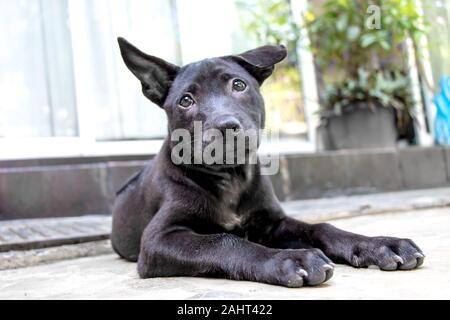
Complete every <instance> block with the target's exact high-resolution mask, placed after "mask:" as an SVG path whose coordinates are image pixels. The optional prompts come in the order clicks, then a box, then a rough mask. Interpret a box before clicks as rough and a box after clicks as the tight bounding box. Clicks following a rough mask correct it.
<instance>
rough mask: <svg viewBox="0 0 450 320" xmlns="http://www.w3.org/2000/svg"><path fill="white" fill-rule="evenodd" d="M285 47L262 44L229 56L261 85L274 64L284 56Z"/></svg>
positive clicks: (285, 53) (270, 72)
mask: <svg viewBox="0 0 450 320" xmlns="http://www.w3.org/2000/svg"><path fill="white" fill-rule="evenodd" d="M286 55H287V51H286V47H285V46H283V45H280V46H263V47H259V48H256V49H253V50H250V51H247V52H244V53H241V54H239V55H234V56H230V58H231V59H232V60H233V61H235V62H237V63H238V64H239V65H241V66H242V67H244V68H245V69H246V70H247V71H248V72H249V73H250V74H251V75H252V76H253V77H254V78H255V79H256V80H257V81H258V82H259V84H260V85H261V84H262V83H263V82H264V80H266V79H267V78H268V77H269V76H270V75H271V74H272V72H273V70H274V68H275V64H277V63H278V62H281V61H282V60H283V59H284V58H286Z"/></svg>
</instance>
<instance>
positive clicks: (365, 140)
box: [317, 107, 398, 150]
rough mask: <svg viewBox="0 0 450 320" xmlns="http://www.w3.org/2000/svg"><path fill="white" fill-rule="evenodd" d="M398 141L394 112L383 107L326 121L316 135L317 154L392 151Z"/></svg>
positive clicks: (363, 110)
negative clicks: (335, 151)
mask: <svg viewBox="0 0 450 320" xmlns="http://www.w3.org/2000/svg"><path fill="white" fill-rule="evenodd" d="M397 137H398V133H397V129H396V125H395V117H394V112H393V110H392V109H389V108H382V107H377V108H376V109H375V110H371V109H369V108H356V109H355V110H353V111H352V112H347V113H344V114H342V115H340V116H332V117H328V118H327V119H325V120H324V121H323V123H322V124H321V125H320V126H319V128H318V134H317V138H318V147H319V150H339V149H373V148H393V147H395V146H396V145H397Z"/></svg>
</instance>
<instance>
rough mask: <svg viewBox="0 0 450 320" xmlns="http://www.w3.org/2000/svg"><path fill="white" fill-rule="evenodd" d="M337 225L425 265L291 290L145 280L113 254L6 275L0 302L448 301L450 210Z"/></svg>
mask: <svg viewBox="0 0 450 320" xmlns="http://www.w3.org/2000/svg"><path fill="white" fill-rule="evenodd" d="M333 224H335V225H336V226H338V227H341V228H345V229H346V230H349V231H353V232H359V233H364V234H367V235H391V236H400V237H407V238H412V239H414V241H415V242H416V243H417V244H418V245H419V246H420V247H421V248H422V249H423V251H424V252H425V254H426V255H427V258H426V260H425V263H424V265H423V266H422V267H421V268H420V269H418V270H414V271H397V272H382V271H379V270H377V269H353V268H350V267H346V266H337V267H336V270H335V272H334V276H333V278H332V279H331V280H330V281H328V282H327V283H325V284H323V285H321V286H318V287H311V288H308V287H307V288H300V289H288V288H282V287H276V286H270V285H264V284H258V283H251V282H239V281H229V280H222V279H202V278H164V279H163V278H158V279H146V280H141V279H139V278H138V277H137V274H136V266H135V264H133V263H128V262H125V261H122V260H120V259H119V258H118V257H117V256H116V255H113V254H107V255H101V256H97V257H88V258H79V259H74V260H66V261H61V262H55V263H52V264H47V265H40V266H34V267H28V268H22V269H16V270H5V271H0V299H222V298H224V299H450V273H449V272H448V271H449V270H450V208H440V209H429V210H415V211H409V212H402V213H392V214H380V215H371V216H363V217H356V218H348V219H342V220H336V221H333Z"/></svg>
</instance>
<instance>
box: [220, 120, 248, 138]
mask: <svg viewBox="0 0 450 320" xmlns="http://www.w3.org/2000/svg"><path fill="white" fill-rule="evenodd" d="M217 129H219V130H220V131H222V133H223V134H224V135H226V133H227V132H229V133H231V134H233V135H237V134H238V133H239V131H241V130H242V125H241V123H240V122H239V120H238V119H236V118H235V117H230V116H228V117H224V118H221V119H219V120H218V121H217Z"/></svg>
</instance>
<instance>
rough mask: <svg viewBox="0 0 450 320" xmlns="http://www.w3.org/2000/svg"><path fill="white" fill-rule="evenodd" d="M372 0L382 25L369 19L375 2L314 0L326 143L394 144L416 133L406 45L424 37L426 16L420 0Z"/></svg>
mask: <svg viewBox="0 0 450 320" xmlns="http://www.w3.org/2000/svg"><path fill="white" fill-rule="evenodd" d="M371 3H372V4H373V5H376V6H377V7H376V8H378V10H379V16H378V17H375V18H376V19H379V21H378V25H377V23H375V25H368V20H370V19H373V17H371V16H370V15H369V14H368V8H369V4H370V3H368V2H367V1H354V0H338V1H336V0H326V1H324V2H323V3H322V4H321V5H320V6H318V5H317V3H316V4H314V3H312V4H311V6H310V10H309V11H308V12H307V13H306V14H305V17H304V20H305V27H306V28H307V30H308V32H309V36H310V39H311V50H312V52H313V54H314V57H315V61H316V63H317V68H318V69H319V71H320V72H319V73H320V74H321V75H322V76H323V77H322V79H321V80H322V82H323V83H322V85H321V86H319V87H321V95H320V96H321V110H320V115H321V120H322V121H321V125H320V126H319V129H318V130H319V134H318V136H319V138H320V139H321V142H322V148H324V149H332V150H334V149H354V148H377V147H380V148H381V147H394V146H396V144H397V140H398V138H399V137H401V136H406V137H408V138H409V140H412V138H413V137H412V136H413V134H411V132H412V130H411V128H412V122H413V120H412V119H413V118H414V116H413V113H412V106H413V101H412V98H411V92H410V83H409V79H408V77H407V76H406V70H407V66H406V59H405V51H406V50H405V47H404V43H405V40H406V39H407V38H411V39H412V40H413V41H416V39H418V37H420V36H421V35H423V33H424V32H425V31H424V22H423V21H422V18H421V16H420V15H419V14H418V13H417V8H416V6H415V1H414V0H378V1H372V2H371ZM369 11H370V10H369ZM375 14H376V13H375ZM324 83H325V85H324Z"/></svg>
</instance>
